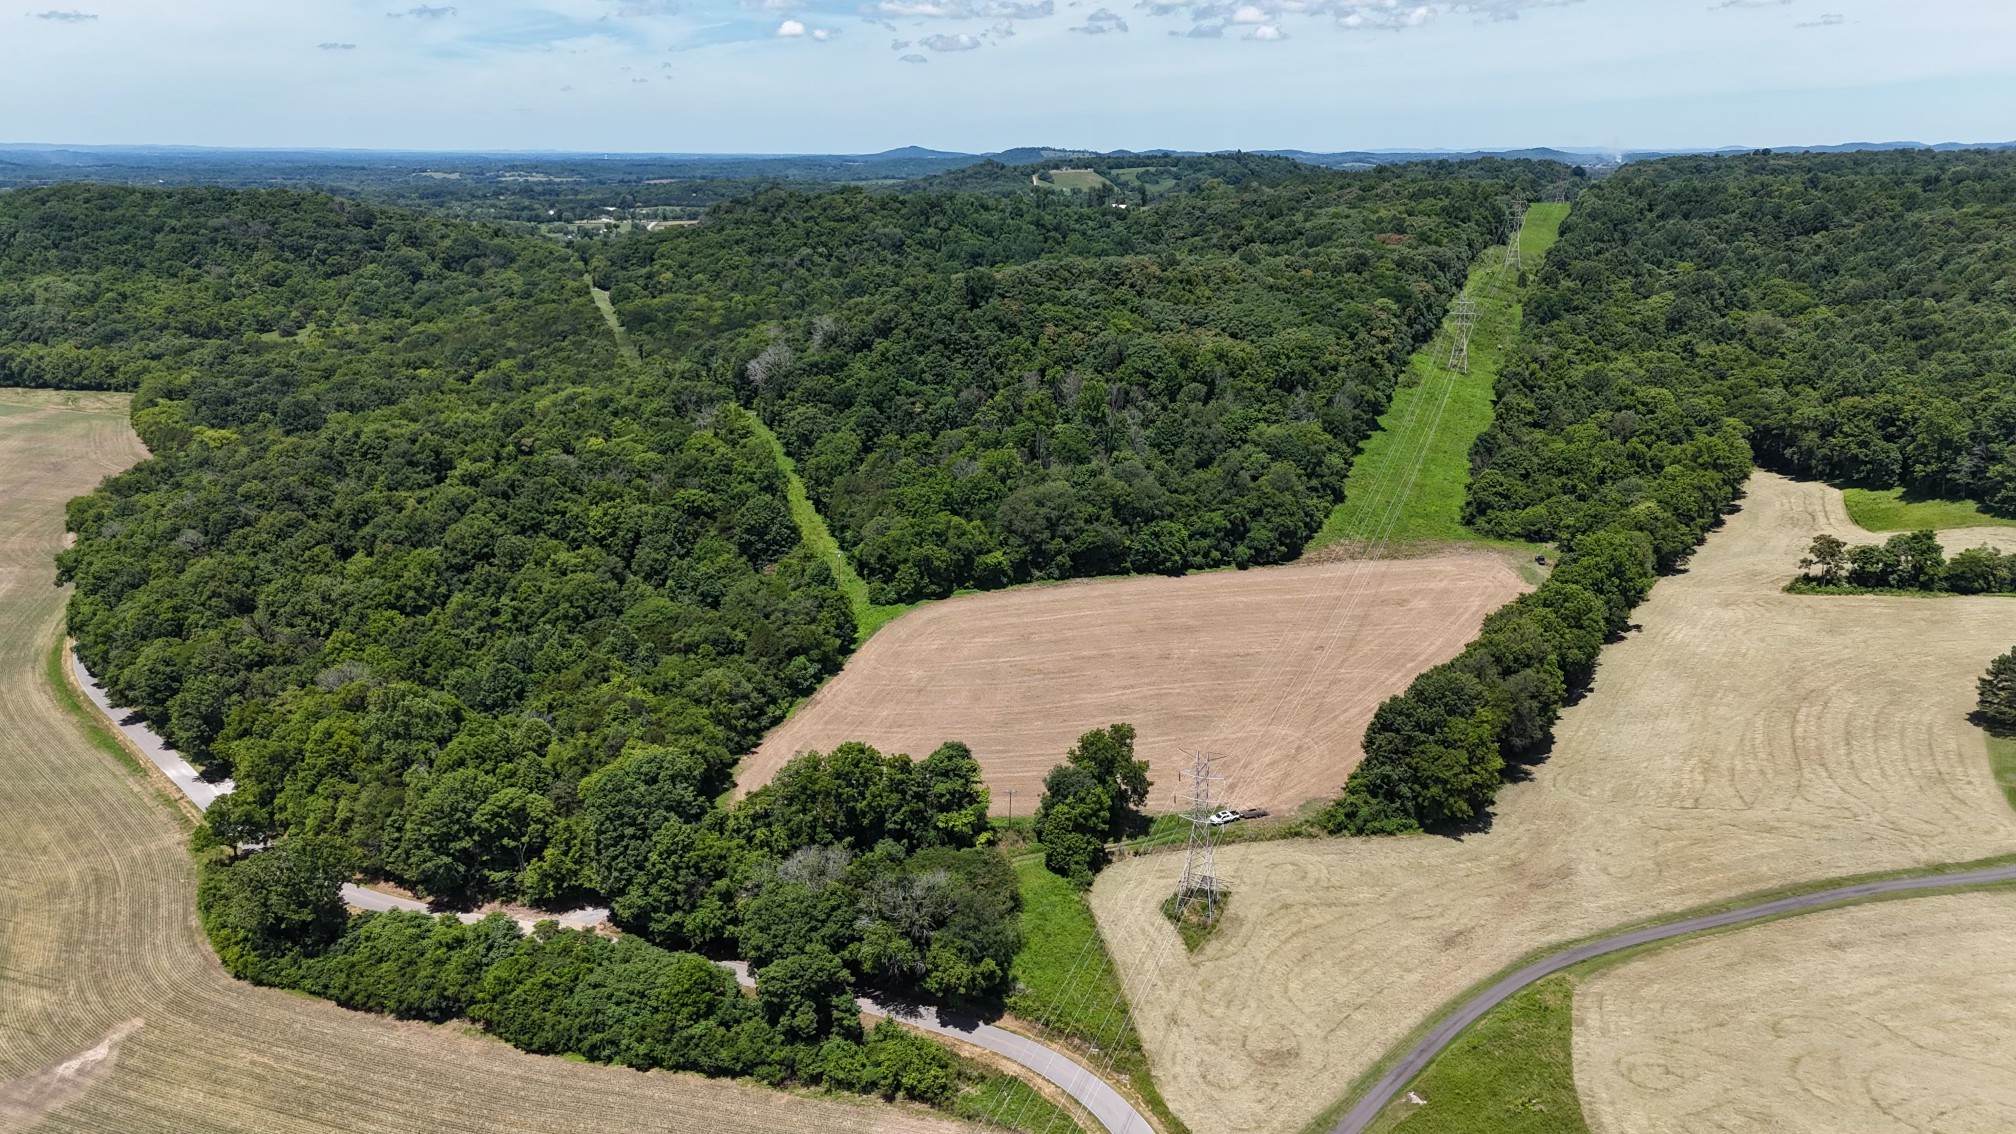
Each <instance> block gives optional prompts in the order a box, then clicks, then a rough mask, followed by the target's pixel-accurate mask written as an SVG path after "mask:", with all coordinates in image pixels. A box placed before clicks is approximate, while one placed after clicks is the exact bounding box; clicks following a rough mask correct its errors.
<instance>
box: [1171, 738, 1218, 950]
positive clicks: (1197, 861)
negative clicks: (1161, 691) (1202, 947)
mask: <svg viewBox="0 0 2016 1134" xmlns="http://www.w3.org/2000/svg"><path fill="white" fill-rule="evenodd" d="M1191 756H1192V758H1193V761H1192V763H1191V766H1190V770H1189V771H1188V772H1178V773H1177V779H1178V780H1179V781H1180V782H1181V784H1182V785H1183V786H1182V787H1181V788H1180V789H1179V790H1178V791H1177V793H1176V801H1177V802H1178V803H1181V804H1183V805H1184V810H1185V813H1186V815H1187V816H1188V817H1189V819H1190V849H1189V852H1188V853H1187V854H1186V855H1185V856H1184V858H1183V879H1182V881H1180V882H1178V883H1177V884H1176V919H1177V921H1178V922H1181V921H1182V919H1183V918H1184V916H1185V915H1187V914H1188V913H1189V912H1190V910H1191V908H1192V907H1193V906H1195V905H1196V904H1197V903H1198V902H1200V901H1201V902H1202V903H1204V921H1205V924H1207V925H1208V924H1210V923H1212V922H1215V921H1217V920H1218V906H1219V903H1220V901H1221V900H1222V898H1223V895H1224V889H1223V887H1221V886H1220V885H1219V883H1218V864H1217V862H1216V861H1215V859H1214V857H1213V850H1214V848H1215V847H1216V846H1217V842H1218V828H1216V827H1214V826H1212V825H1211V816H1212V815H1214V814H1216V812H1217V810H1218V807H1219V805H1220V804H1221V803H1223V802H1224V800H1223V799H1222V798H1220V797H1219V795H1218V787H1219V785H1220V784H1223V783H1224V782H1225V777H1224V776H1221V775H1219V774H1218V773H1217V771H1216V770H1215V769H1216V766H1217V763H1218V761H1220V760H1222V759H1224V757H1223V756H1220V755H1217V754H1216V753H1212V752H1203V751H1198V752H1193V753H1191Z"/></svg>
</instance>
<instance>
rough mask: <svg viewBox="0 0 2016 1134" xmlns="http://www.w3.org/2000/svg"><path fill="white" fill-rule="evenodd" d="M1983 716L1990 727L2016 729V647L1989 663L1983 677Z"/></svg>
mask: <svg viewBox="0 0 2016 1134" xmlns="http://www.w3.org/2000/svg"><path fill="white" fill-rule="evenodd" d="M1981 716H1982V718H1983V719H1985V720H1986V721H1987V722H1988V727H1989V728H1992V729H1997V730H2004V729H2016V649H2012V650H2010V651H2009V652H2008V653H2006V654H2003V655H2002V656H2001V657H1999V658H1996V659H1995V660H1994V661H1992V662H1990V663H1988V672H1987V673H1986V674H1984V675H1982V678H1981Z"/></svg>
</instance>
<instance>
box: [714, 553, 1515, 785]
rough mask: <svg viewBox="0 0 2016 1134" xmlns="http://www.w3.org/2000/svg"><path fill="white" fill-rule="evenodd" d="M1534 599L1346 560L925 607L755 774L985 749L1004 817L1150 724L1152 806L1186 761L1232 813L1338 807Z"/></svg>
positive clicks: (1488, 571)
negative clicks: (1517, 603) (1497, 613)
mask: <svg viewBox="0 0 2016 1134" xmlns="http://www.w3.org/2000/svg"><path fill="white" fill-rule="evenodd" d="M1526 589H1527V586H1526V584H1525V583H1524V582H1522V581H1521V580H1520V578H1519V575H1518V573H1517V572H1516V571H1514V570H1513V569H1512V566H1511V565H1510V563H1508V562H1507V561H1506V560H1505V559H1504V558H1502V557H1501V556H1497V555H1493V554H1488V553H1482V552H1461V553H1455V554H1449V555H1441V556H1436V557H1433V558H1427V559H1408V560H1382V561H1370V562H1357V563H1333V564H1326V565H1322V566H1308V567H1302V566H1297V567H1276V568H1268V569H1265V570H1257V571H1223V572H1214V573H1211V574H1205V575H1191V576H1187V577H1184V578H1178V579H1168V578H1159V577H1143V578H1131V579H1112V580H1099V581H1093V582H1082V583H1070V584H1064V585H1060V586H1050V587H1028V588H1023V589H1021V590H1014V591H1000V592H995V593H992V594H982V595H969V596H965V597H961V598H955V599H951V600H949V601H946V602H942V603H937V604H935V605H932V606H927V607H924V608H922V609H919V610H916V611H912V612H911V613H909V614H907V615H904V616H903V617H902V618H900V619H898V620H896V621H895V622H893V623H891V624H890V625H889V626H888V627H886V628H885V629H883V630H882V631H881V632H880V633H878V634H876V635H875V636H874V637H873V638H871V639H869V641H868V644H867V645H866V646H865V647H863V648H862V650H861V652H860V653H859V654H857V655H855V657H854V658H853V660H852V661H850V662H848V663H847V668H846V669H844V670H842V671H841V672H840V674H839V676H837V677H835V678H834V679H833V680H832V681H830V682H828V683H827V685H826V687H825V688H823V689H821V690H820V691H819V693H818V694H817V695H816V696H814V697H813V698H812V699H811V701H809V702H808V703H806V704H805V706H804V707H802V708H801V709H800V710H799V711H798V712H797V714H796V715H794V716H793V717H792V718H791V719H790V720H788V721H786V722H784V723H783V724H782V725H780V726H778V727H777V729H776V730H775V731H774V732H772V733H771V734H770V736H769V737H768V738H767V739H766V740H765V741H764V742H763V745H762V747H761V748H759V749H758V750H757V752H756V754H755V755H753V756H752V757H750V758H749V760H748V761H746V762H745V764H744V766H743V768H742V770H741V774H740V786H741V787H742V788H743V789H744V790H747V789H749V788H754V787H758V786H760V785H762V784H763V783H765V782H767V781H768V780H769V779H770V777H771V776H772V775H774V774H776V771H777V769H778V768H779V767H780V766H781V765H783V764H784V762H785V761H787V760H789V759H790V758H791V757H793V756H795V755H797V754H799V753H801V752H805V751H807V750H818V751H825V750H827V749H829V748H831V747H832V746H834V745H836V744H840V743H842V742H845V741H849V740H862V741H866V742H868V743H870V744H873V745H875V746H876V747H878V748H881V749H883V750H885V751H897V752H908V753H911V754H912V755H915V756H919V757H922V756H923V755H925V754H926V753H928V752H930V751H931V750H932V749H934V748H936V747H937V746H938V745H939V744H941V743H943V742H944V741H946V740H962V741H965V742H966V743H967V744H968V745H971V746H972V748H973V752H974V755H975V756H977V757H978V758H979V760H980V764H981V766H982V768H983V769H985V773H986V777H987V785H988V787H989V788H990V789H992V791H993V797H994V808H995V810H996V811H997V812H1005V811H1006V810H1007V809H1008V804H1009V797H1008V792H1009V791H1010V790H1013V791H1014V792H1015V799H1016V801H1017V802H1016V808H1017V810H1018V811H1019V812H1020V813H1021V814H1024V815H1027V814H1029V812H1030V809H1031V808H1033V807H1034V805H1035V802H1036V797H1037V795H1038V794H1039V793H1040V792H1041V791H1042V787H1043V776H1044V774H1045V773H1046V772H1048V771H1049V770H1050V769H1051V767H1052V766H1054V765H1055V764H1057V763H1058V762H1059V761H1060V760H1062V759H1063V757H1064V753H1065V752H1066V751H1067V750H1068V749H1069V748H1070V747H1071V745H1072V743H1073V742H1074V741H1076V740H1077V738H1078V737H1079V736H1080V735H1082V734H1083V733H1085V732H1087V731H1089V730H1091V729H1095V728H1101V727H1104V726H1106V725H1108V724H1112V723H1113V722H1115V721H1127V722H1129V723H1131V724H1133V725H1134V726H1135V728H1136V729H1138V730H1139V739H1138V740H1137V742H1136V752H1137V753H1138V754H1140V755H1141V756H1143V757H1144V758H1146V759H1147V760H1148V763H1149V765H1150V767H1151V769H1152V770H1153V776H1154V780H1155V793H1154V796H1153V797H1152V798H1151V800H1150V801H1149V806H1150V807H1151V808H1152V809H1156V810H1169V809H1170V808H1171V803H1170V800H1171V794H1172V793H1173V792H1174V790H1175V787H1176V770H1177V768H1178V767H1183V768H1187V767H1189V763H1190V757H1189V755H1188V752H1189V750H1191V749H1195V748H1211V749H1214V750H1224V751H1226V752H1228V753H1229V754H1231V755H1232V757H1233V759H1232V760H1230V761H1228V762H1227V764H1226V767H1225V770H1226V771H1227V772H1228V773H1229V774H1230V775H1231V777H1232V783H1231V788H1232V794H1233V796H1234V799H1233V802H1234V803H1236V804H1237V805H1239V806H1241V807H1269V808H1274V809H1276V810H1283V809H1293V808H1294V807H1296V806H1297V805H1299V804H1301V803H1303V802H1304V801H1306V800H1308V799H1311V798H1315V797H1327V796H1331V795H1335V794H1336V792H1337V790H1338V789H1339V788H1340V787H1341V786H1342V785H1343V783H1344V777H1345V776H1346V775H1348V774H1349V773H1350V771H1351V769H1352V768H1354V767H1356V766H1357V764H1358V759H1359V757H1360V755H1362V753H1361V752H1360V751H1359V747H1358V745H1359V741H1360V739H1361V738H1362V737H1363V735H1364V732H1365V724H1366V722H1367V721H1369V720H1371V719H1372V710H1373V709H1375V708H1377V707H1378V705H1379V702H1380V701H1382V700H1385V699H1386V698H1387V697H1390V696H1392V695H1393V694H1395V693H1398V692H1400V691H1401V690H1402V689H1404V688H1406V686H1407V684H1408V683H1409V682H1410V681H1412V680H1413V679H1414V677H1415V675H1416V674H1419V673H1420V672H1421V671H1422V670H1424V669H1427V668H1429V667H1430V666H1432V665H1435V664H1436V663H1438V662H1443V661H1447V660H1448V659H1449V658H1452V657H1454V656H1455V655H1456V654H1457V653H1458V652H1459V651H1460V650H1462V648H1463V644H1464V643H1465V642H1467V641H1469V640H1470V639H1471V638H1472V637H1474V636H1475V635H1476V633H1477V628H1478V626H1479V625H1481V624H1482V623H1483V620H1484V616H1485V615H1486V614H1489V613H1490V612H1491V611H1493V610H1495V609H1497V608H1498V607H1499V606H1501V605H1503V604H1504V603H1506V602H1508V601H1510V600H1511V599H1512V598H1513V597H1514V596H1516V595H1518V594H1519V593H1520V592H1521V591H1524V590H1526Z"/></svg>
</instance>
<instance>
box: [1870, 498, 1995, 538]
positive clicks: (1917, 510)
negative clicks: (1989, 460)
mask: <svg viewBox="0 0 2016 1134" xmlns="http://www.w3.org/2000/svg"><path fill="white" fill-rule="evenodd" d="M1841 499H1842V502H1843V503H1845V504H1847V505H1848V518H1849V519H1851V520H1853V521H1855V523H1856V525H1857V526H1859V527H1861V528H1863V529H1864V530H1866V531H1872V532H1919V531H1924V530H1925V529H1927V528H1931V529H1933V530H1934V531H1938V530H1942V529H1947V528H1987V527H2016V520H2010V519H2004V518H2003V517H2001V516H1991V515H1989V514H1988V513H1986V512H1983V511H1982V510H1981V506H1980V505H1979V504H1976V503H1975V502H1973V501H1972V500H1941V499H1939V498H1938V497H1933V496H1915V495H1911V494H1908V493H1906V492H1905V490H1904V489H1901V488H1844V489H1842V490H1841Z"/></svg>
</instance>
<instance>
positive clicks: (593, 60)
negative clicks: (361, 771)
mask: <svg viewBox="0 0 2016 1134" xmlns="http://www.w3.org/2000/svg"><path fill="white" fill-rule="evenodd" d="M32 3H34V4H35V5H36V6H34V7H31V8H29V9H27V10H25V11H21V12H19V13H18V14H14V15H8V16H0V141H14V142H30V141H32V142H70V143H176V144H192V145H220V146H342V147H371V148H415V149H564V150H597V151H607V150H624V151H659V152H665V151H697V152H771V153H778V152H866V151H873V150H879V149H884V148H888V147H892V146H900V145H911V144H915V145H924V146H931V147H934V148H940V149H956V150H969V151H980V150H990V149H1000V148H1005V147H1008V146H1016V145H1054V146H1083V147H1091V148H1098V149H1116V148H1133V149H1144V148H1151V147H1158V146H1167V147H1175V148H1184V149H1226V148H1234V147H1244V148H1249V149H1269V148H1300V149H1310V150H1341V149H1370V148H1402V147H1411V148H1435V147H1442V148H1472V147H1489V148H1505V147H1516V146H1527V145H1569V146H1588V147H1604V148H1611V147H1627V148H1628V147H1662V146H1672V147H1681V146H1715V145H1755V146H1761V145H1773V144H1778V145H1786V144H1794V143H1829V142H1845V141H1888V140H1895V139H1916V140H1922V141H1953V140H1958V141H1991V140H1992V141H2005V140H2012V139H2016V115H2012V114H2011V113H2010V111H2011V109H2012V108H2016V0H1469V2H1468V3H1437V2H1422V0H452V2H451V0H426V2H425V3H420V4H417V5H416V4H414V3H413V2H412V0H370V2H367V0H201V2H197V0H53V4H54V6H44V5H49V4H51V3H52V0H32Z"/></svg>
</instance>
